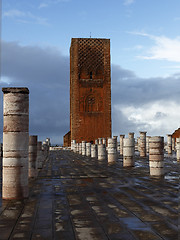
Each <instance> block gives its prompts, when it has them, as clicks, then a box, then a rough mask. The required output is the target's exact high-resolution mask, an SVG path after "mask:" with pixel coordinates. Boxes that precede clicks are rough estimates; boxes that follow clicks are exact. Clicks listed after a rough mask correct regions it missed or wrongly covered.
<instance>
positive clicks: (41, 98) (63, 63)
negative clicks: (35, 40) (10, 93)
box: [0, 42, 69, 143]
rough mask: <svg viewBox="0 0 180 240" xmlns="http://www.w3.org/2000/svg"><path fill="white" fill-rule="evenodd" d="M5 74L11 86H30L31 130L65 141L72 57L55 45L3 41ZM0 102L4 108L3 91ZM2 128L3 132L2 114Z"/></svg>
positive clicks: (59, 141)
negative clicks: (42, 45) (24, 44)
mask: <svg viewBox="0 0 180 240" xmlns="http://www.w3.org/2000/svg"><path fill="white" fill-rule="evenodd" d="M2 76H3V77H7V78H10V79H11V84H10V85H9V86H11V87H14V86H16V87H17V86H18V87H22V86H26V87H28V88H29V90H30V96H29V98H30V134H37V135H39V136H40V138H41V140H43V139H42V137H43V136H44V137H48V136H52V137H53V140H52V142H54V143H56V142H55V141H57V140H58V142H57V143H62V136H63V135H64V134H65V133H66V132H68V131H69V58H68V57H65V56H62V55H61V53H60V52H59V51H58V50H57V49H56V48H40V47H38V46H20V45H19V44H18V43H15V42H13V43H12V42H10V43H7V42H3V43H2ZM0 86H1V87H6V86H8V84H5V83H1V84H0ZM0 106H1V107H0V111H1V112H2V92H1V103H0ZM0 129H1V132H2V118H1V121H0ZM1 141H2V134H1Z"/></svg>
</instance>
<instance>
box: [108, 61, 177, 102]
mask: <svg viewBox="0 0 180 240" xmlns="http://www.w3.org/2000/svg"><path fill="white" fill-rule="evenodd" d="M179 82H180V74H176V75H172V76H170V77H166V78H161V77H159V78H146V79H143V78H138V77H137V76H136V75H134V74H133V72H132V71H129V70H124V69H121V68H120V67H119V66H116V65H113V66H112V104H116V103H118V104H120V103H123V105H125V104H126V105H129V104H132V105H134V106H139V105H143V104H146V103H150V102H155V101H157V100H171V101H172V100H174V101H178V100H179V99H180V88H179V87H178V86H179Z"/></svg>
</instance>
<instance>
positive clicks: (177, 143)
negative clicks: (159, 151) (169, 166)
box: [176, 138, 180, 162]
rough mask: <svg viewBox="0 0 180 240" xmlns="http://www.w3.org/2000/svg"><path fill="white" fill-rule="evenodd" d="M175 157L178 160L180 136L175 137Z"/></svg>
mask: <svg viewBox="0 0 180 240" xmlns="http://www.w3.org/2000/svg"><path fill="white" fill-rule="evenodd" d="M176 157H177V161H178V162H180V138H176Z"/></svg>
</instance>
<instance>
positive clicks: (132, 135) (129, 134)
mask: <svg viewBox="0 0 180 240" xmlns="http://www.w3.org/2000/svg"><path fill="white" fill-rule="evenodd" d="M128 138H129V139H133V141H134V152H135V139H134V133H133V132H130V133H128Z"/></svg>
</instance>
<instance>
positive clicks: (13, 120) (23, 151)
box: [2, 88, 29, 199]
mask: <svg viewBox="0 0 180 240" xmlns="http://www.w3.org/2000/svg"><path fill="white" fill-rule="evenodd" d="M2 91H3V93H4V128H3V178H2V179H3V182H2V198H3V199H24V198H27V197H28V194H29V190H28V150H29V149H28V148H29V90H28V88H3V89H2Z"/></svg>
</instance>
